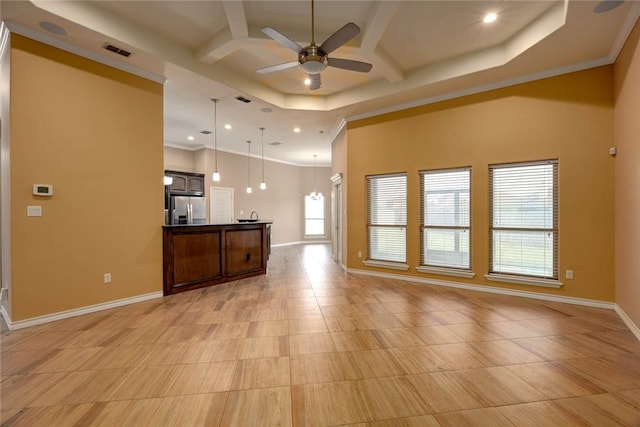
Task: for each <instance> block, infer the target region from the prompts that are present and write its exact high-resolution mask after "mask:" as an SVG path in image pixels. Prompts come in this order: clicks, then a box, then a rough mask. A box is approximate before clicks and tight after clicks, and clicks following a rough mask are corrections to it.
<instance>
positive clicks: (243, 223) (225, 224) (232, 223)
mask: <svg viewBox="0 0 640 427" xmlns="http://www.w3.org/2000/svg"><path fill="white" fill-rule="evenodd" d="M255 224H273V220H270V219H260V220H258V221H253V222H239V221H235V222H217V223H212V224H165V225H163V227H167V228H170V227H209V226H212V225H224V226H230V225H255Z"/></svg>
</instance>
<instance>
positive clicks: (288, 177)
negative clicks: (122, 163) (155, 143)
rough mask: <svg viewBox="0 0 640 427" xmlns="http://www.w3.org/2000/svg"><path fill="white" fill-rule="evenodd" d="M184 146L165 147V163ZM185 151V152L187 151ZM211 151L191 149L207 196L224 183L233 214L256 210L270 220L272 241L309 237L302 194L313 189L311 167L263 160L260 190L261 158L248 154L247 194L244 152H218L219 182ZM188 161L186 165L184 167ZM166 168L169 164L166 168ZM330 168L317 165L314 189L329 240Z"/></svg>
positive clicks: (177, 156)
mask: <svg viewBox="0 0 640 427" xmlns="http://www.w3.org/2000/svg"><path fill="white" fill-rule="evenodd" d="M180 151H185V150H176V149H171V150H167V149H165V165H169V164H177V162H178V161H179V159H181V158H182V159H183V158H186V156H187V155H186V154H185V153H179V152H180ZM187 153H188V152H187ZM214 153H215V152H214V151H213V150H211V149H208V148H207V149H202V150H198V151H195V152H193V164H192V171H193V172H197V173H204V174H205V189H206V197H207V199H209V197H210V188H211V187H212V186H214V187H227V188H233V189H234V208H235V209H234V216H235V218H248V217H249V215H250V214H251V211H256V212H258V214H259V215H260V218H261V219H270V220H273V225H272V228H271V238H272V244H275V245H277V244H283V243H293V242H301V241H308V240H311V239H305V237H304V195H305V194H309V192H311V191H312V190H313V189H314V172H313V167H300V166H293V165H287V164H283V163H278V162H272V161H268V160H265V162H264V169H265V170H264V177H265V182H266V183H267V189H266V190H260V188H259V185H260V181H261V179H262V164H261V159H259V158H254V157H252V158H251V186H252V187H253V193H251V194H247V193H246V191H245V190H246V188H247V181H248V176H247V168H248V161H247V156H243V155H238V154H234V153H228V152H224V151H219V152H218V171H219V172H220V175H221V177H222V179H221V181H220V182H213V180H212V174H213V170H214V165H215V160H214ZM186 166H188V165H185V167H186ZM167 169H168V168H167ZM330 176H331V168H328V167H318V168H317V189H318V191H320V192H322V193H323V194H324V195H325V218H326V220H325V230H326V231H327V236H326V237H325V238H323V239H322V240H329V239H330V235H329V234H328V233H329V230H330V227H331V220H330V206H329V200H330V198H329V195H330V194H331V181H330Z"/></svg>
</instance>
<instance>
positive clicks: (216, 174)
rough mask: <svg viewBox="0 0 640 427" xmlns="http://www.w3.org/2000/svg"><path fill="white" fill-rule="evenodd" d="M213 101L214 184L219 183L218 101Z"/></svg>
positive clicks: (213, 99)
mask: <svg viewBox="0 0 640 427" xmlns="http://www.w3.org/2000/svg"><path fill="white" fill-rule="evenodd" d="M211 100H212V101H213V150H214V151H213V154H214V159H215V169H214V171H213V176H212V179H213V180H214V181H215V182H218V181H220V172H218V101H219V99H215V98H211Z"/></svg>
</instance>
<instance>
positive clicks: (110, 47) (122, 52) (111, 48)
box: [102, 43, 131, 57]
mask: <svg viewBox="0 0 640 427" xmlns="http://www.w3.org/2000/svg"><path fill="white" fill-rule="evenodd" d="M102 47H103V48H105V49H107V50H109V51H111V52H114V53H117V54H118V55H122V56H126V57H128V56H130V55H131V52H129V51H126V50H124V49H120V48H119V47H117V46H114V45H112V44H109V43H105V45H104V46H102Z"/></svg>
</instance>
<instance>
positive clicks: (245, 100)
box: [236, 96, 252, 104]
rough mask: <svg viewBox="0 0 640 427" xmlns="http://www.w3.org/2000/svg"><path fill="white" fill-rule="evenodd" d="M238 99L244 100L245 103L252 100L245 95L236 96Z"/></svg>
mask: <svg viewBox="0 0 640 427" xmlns="http://www.w3.org/2000/svg"><path fill="white" fill-rule="evenodd" d="M236 99H237V100H238V101H240V102H244V103H245V104H248V103H250V102H252V101H251V100H250V99H247V98H245V97H244V96H236Z"/></svg>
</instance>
